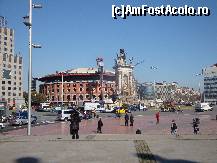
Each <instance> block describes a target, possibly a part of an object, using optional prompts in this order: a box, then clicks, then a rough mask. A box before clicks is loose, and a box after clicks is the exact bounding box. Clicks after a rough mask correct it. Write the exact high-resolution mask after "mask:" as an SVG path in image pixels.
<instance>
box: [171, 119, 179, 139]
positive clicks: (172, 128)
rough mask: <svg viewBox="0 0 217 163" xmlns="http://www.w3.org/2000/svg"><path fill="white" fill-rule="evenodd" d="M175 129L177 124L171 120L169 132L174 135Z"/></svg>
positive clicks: (175, 133)
mask: <svg viewBox="0 0 217 163" xmlns="http://www.w3.org/2000/svg"><path fill="white" fill-rule="evenodd" d="M177 130H178V127H177V125H176V123H175V120H172V123H171V134H172V135H175V136H178V134H177Z"/></svg>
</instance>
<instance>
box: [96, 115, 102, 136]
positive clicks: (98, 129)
mask: <svg viewBox="0 0 217 163" xmlns="http://www.w3.org/2000/svg"><path fill="white" fill-rule="evenodd" d="M102 126H103V123H102V119H101V118H99V121H98V126H97V133H102Z"/></svg>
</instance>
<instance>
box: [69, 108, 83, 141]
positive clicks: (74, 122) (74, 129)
mask: <svg viewBox="0 0 217 163" xmlns="http://www.w3.org/2000/svg"><path fill="white" fill-rule="evenodd" d="M70 122H71V124H70V133H71V135H72V139H75V138H76V139H79V135H78V130H79V123H80V122H81V120H80V117H79V113H78V112H77V111H73V112H72V114H71V120H70Z"/></svg>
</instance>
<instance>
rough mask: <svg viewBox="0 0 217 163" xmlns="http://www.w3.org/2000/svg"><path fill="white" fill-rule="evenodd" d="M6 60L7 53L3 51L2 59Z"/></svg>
mask: <svg viewBox="0 0 217 163" xmlns="http://www.w3.org/2000/svg"><path fill="white" fill-rule="evenodd" d="M6 60H7V54H6V53H4V54H3V61H6Z"/></svg>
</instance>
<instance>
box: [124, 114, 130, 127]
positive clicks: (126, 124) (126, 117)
mask: <svg viewBox="0 0 217 163" xmlns="http://www.w3.org/2000/svg"><path fill="white" fill-rule="evenodd" d="M124 119H125V126H128V121H129V115H128V114H127V113H126V114H125V116H124Z"/></svg>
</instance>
